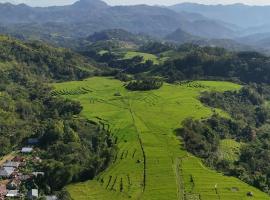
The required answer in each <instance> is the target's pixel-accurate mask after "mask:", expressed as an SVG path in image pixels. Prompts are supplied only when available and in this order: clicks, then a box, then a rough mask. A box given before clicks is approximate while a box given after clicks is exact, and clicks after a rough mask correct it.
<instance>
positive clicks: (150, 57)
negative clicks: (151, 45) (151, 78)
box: [124, 51, 159, 64]
mask: <svg viewBox="0 0 270 200" xmlns="http://www.w3.org/2000/svg"><path fill="white" fill-rule="evenodd" d="M135 56H141V57H143V61H144V62H146V61H147V60H151V61H153V63H154V64H159V59H158V57H157V56H156V55H154V54H150V53H142V52H137V51H128V52H127V53H126V54H125V56H124V59H131V58H134V57H135Z"/></svg>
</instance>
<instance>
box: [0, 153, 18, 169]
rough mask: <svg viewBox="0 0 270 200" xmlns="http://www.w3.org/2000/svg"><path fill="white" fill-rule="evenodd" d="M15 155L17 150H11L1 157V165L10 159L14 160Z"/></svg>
mask: <svg viewBox="0 0 270 200" xmlns="http://www.w3.org/2000/svg"><path fill="white" fill-rule="evenodd" d="M14 157H15V152H14V151H13V152H11V153H10V154H8V155H6V156H4V157H3V158H1V160H0V166H1V165H3V164H4V163H5V162H6V161H8V160H12V159H13V158H14Z"/></svg>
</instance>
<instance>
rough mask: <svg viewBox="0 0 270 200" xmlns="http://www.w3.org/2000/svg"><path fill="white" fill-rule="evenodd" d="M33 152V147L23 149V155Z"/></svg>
mask: <svg viewBox="0 0 270 200" xmlns="http://www.w3.org/2000/svg"><path fill="white" fill-rule="evenodd" d="M32 151H33V148H32V147H23V148H22V150H21V153H32Z"/></svg>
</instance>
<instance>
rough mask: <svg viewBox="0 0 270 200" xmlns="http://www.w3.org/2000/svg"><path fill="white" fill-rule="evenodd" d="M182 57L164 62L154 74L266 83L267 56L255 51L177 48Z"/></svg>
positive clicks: (175, 78) (268, 72) (269, 70)
mask: <svg viewBox="0 0 270 200" xmlns="http://www.w3.org/2000/svg"><path fill="white" fill-rule="evenodd" d="M178 52H179V53H181V54H182V55H183V56H182V57H180V58H175V59H172V60H169V61H167V62H165V63H164V64H163V65H161V66H160V67H159V68H158V69H156V70H155V71H153V72H154V73H155V74H158V75H162V76H164V77H166V78H167V79H168V81H169V82H174V81H179V80H186V79H213V78H214V79H217V78H218V79H227V80H240V81H242V82H245V83H249V82H254V83H270V79H269V77H270V76H269V75H270V64H269V61H270V58H269V57H267V56H264V55H262V54H260V53H256V52H238V53H233V52H228V51H226V50H224V49H220V48H210V47H204V48H202V47H196V46H195V47H194V46H192V47H189V48H188V49H186V48H184V49H179V50H178Z"/></svg>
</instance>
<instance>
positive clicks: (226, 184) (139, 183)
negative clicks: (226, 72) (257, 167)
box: [55, 77, 270, 200]
mask: <svg viewBox="0 0 270 200" xmlns="http://www.w3.org/2000/svg"><path fill="white" fill-rule="evenodd" d="M78 88H85V89H87V90H89V91H91V92H89V93H81V92H80V91H81V90H80V89H78ZM239 88H240V86H239V85H236V84H233V83H229V82H209V81H197V82H193V83H188V84H181V85H180V84H179V85H169V84H164V85H163V87H162V88H160V89H159V90H154V91H147V92H130V91H127V90H126V89H125V88H124V87H123V84H122V83H121V82H120V81H118V80H114V79H111V78H101V77H94V78H90V79H87V80H85V81H75V82H66V83H59V84H55V89H56V91H59V93H60V94H61V93H62V92H63V91H64V92H63V94H64V96H65V97H67V98H70V99H74V100H78V101H80V102H81V103H82V105H83V106H84V109H83V112H82V115H83V116H85V117H87V118H89V119H92V120H95V121H102V122H103V123H104V124H106V126H105V127H106V128H107V129H109V130H110V131H111V133H112V134H114V136H115V137H116V138H117V146H118V148H119V151H118V153H117V155H116V156H115V158H114V159H113V162H112V164H111V165H110V167H109V168H108V169H107V170H106V171H104V172H103V173H101V174H100V175H99V176H98V177H96V179H95V180H90V181H86V182H84V183H78V184H72V185H69V186H68V187H67V190H68V191H69V193H70V194H71V196H72V198H73V199H75V200H95V199H96V200H108V199H110V200H125V199H134V200H135V199H136V200H138V199H139V200H174V199H175V200H176V199H181V200H184V199H185V200H191V199H200V200H212V199H213V200H214V199H215V200H219V199H222V200H227V199H228V200H241V199H249V198H248V197H247V195H246V194H247V192H249V191H252V192H253V193H254V197H253V198H251V199H257V200H264V199H270V198H269V197H268V195H266V194H265V193H263V192H261V191H259V190H257V189H255V188H254V187H251V186H249V185H247V184H245V183H243V182H241V181H240V180H238V179H236V178H233V177H226V176H224V175H222V174H220V173H217V172H215V171H213V170H210V169H207V168H206V167H205V166H203V164H202V162H201V161H200V159H198V158H196V157H194V156H192V155H190V154H189V153H188V152H186V151H185V150H184V149H183V148H182V144H181V140H179V139H178V138H177V136H176V135H175V134H174V130H175V129H176V128H179V127H180V126H181V122H182V121H183V120H184V119H186V118H187V117H193V118H196V119H202V118H207V117H209V116H211V114H212V113H213V110H212V109H210V108H208V107H205V106H203V105H202V104H201V103H200V101H199V100H198V96H199V95H200V92H201V91H204V90H218V91H226V90H238V89H239ZM76 90H79V92H78V94H76V92H74V91H76ZM68 91H70V92H68ZM116 92H119V93H120V94H121V96H114V94H115V93H116ZM218 112H220V113H222V111H218ZM223 114H224V113H223ZM224 115H225V114H224ZM215 186H217V188H216V189H215Z"/></svg>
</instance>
